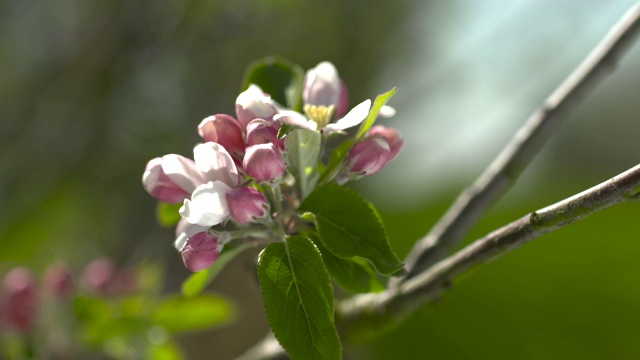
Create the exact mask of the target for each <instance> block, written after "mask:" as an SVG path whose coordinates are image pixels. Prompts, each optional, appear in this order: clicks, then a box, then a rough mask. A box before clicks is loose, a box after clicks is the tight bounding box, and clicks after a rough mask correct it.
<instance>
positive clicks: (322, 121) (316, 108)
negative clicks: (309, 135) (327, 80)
mask: <svg viewBox="0 0 640 360" xmlns="http://www.w3.org/2000/svg"><path fill="white" fill-rule="evenodd" d="M334 110H335V106H333V105H331V106H324V105H310V104H306V105H305V106H304V112H305V114H307V116H308V117H309V118H310V119H311V120H313V121H314V122H315V123H316V124H318V130H320V129H322V128H324V127H325V126H327V124H328V123H329V120H331V117H332V116H333V112H334Z"/></svg>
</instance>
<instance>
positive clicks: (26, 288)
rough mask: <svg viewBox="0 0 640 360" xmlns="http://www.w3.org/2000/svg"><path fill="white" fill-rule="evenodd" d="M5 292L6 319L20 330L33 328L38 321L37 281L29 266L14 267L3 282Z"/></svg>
mask: <svg viewBox="0 0 640 360" xmlns="http://www.w3.org/2000/svg"><path fill="white" fill-rule="evenodd" d="M2 292H3V293H4V294H5V296H6V297H5V304H4V305H5V309H4V310H5V314H4V316H5V317H6V319H5V321H6V322H7V323H8V325H9V326H10V327H12V328H14V329H16V330H18V331H27V330H30V329H31V328H33V326H34V324H35V322H36V315H37V314H36V310H37V309H36V307H37V300H38V299H37V294H36V282H35V280H34V278H33V275H32V274H31V271H30V270H29V269H27V268H23V267H18V268H14V269H12V270H11V271H9V272H8V273H7V275H6V276H5V277H4V280H3V282H2Z"/></svg>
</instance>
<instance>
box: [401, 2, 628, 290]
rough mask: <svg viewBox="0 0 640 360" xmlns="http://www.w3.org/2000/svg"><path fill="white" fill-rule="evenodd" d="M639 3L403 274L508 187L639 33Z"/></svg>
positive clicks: (445, 245)
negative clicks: (566, 115) (565, 116)
mask: <svg viewBox="0 0 640 360" xmlns="http://www.w3.org/2000/svg"><path fill="white" fill-rule="evenodd" d="M639 30H640V3H637V4H636V5H634V6H633V7H632V8H631V9H630V10H629V11H627V13H625V15H624V16H623V17H622V18H621V19H620V20H619V21H618V23H616V24H615V25H614V26H613V28H612V29H611V30H610V31H609V33H608V34H607V36H606V37H605V38H604V39H603V40H602V41H601V42H600V44H598V46H597V47H596V48H595V49H594V50H593V51H592V52H591V53H590V54H589V56H587V58H586V59H585V60H584V61H583V62H582V64H580V66H578V68H576V70H574V72H573V73H572V74H571V75H569V77H568V78H567V79H566V80H565V81H564V82H563V83H562V84H561V85H560V86H559V87H558V88H557V89H556V90H555V91H554V92H553V93H552V94H551V95H550V96H549V97H548V98H547V99H546V101H545V102H544V104H543V105H542V106H541V107H540V108H539V109H538V110H537V111H536V112H534V113H533V114H532V115H531V116H530V117H529V119H528V120H527V121H526V123H525V124H524V125H523V127H522V128H521V129H520V130H519V131H518V132H517V133H516V134H515V136H514V137H513V139H512V140H511V141H510V142H509V144H507V146H506V147H505V148H504V149H503V150H502V152H501V153H500V154H499V155H498V156H497V158H496V159H495V160H494V161H493V162H492V163H491V165H489V167H488V168H487V169H486V170H485V172H484V173H483V174H482V175H481V176H480V177H479V178H478V179H477V180H476V181H475V182H474V183H473V184H472V185H471V186H470V187H469V188H467V189H466V190H465V191H464V192H462V193H461V194H460V195H459V196H458V198H457V199H456V201H455V202H454V203H453V205H451V207H450V208H449V209H448V210H447V212H446V213H445V214H444V215H443V217H442V218H441V219H440V220H439V221H438V223H437V224H436V225H435V226H434V227H433V228H432V229H431V231H430V232H429V233H428V234H427V235H426V236H425V237H424V238H422V239H421V240H419V241H418V242H417V243H416V244H415V245H414V247H413V249H412V250H411V252H410V253H409V255H408V256H407V258H406V268H407V275H406V276H405V277H404V278H402V279H401V280H400V281H395V282H394V285H396V286H397V285H398V284H399V283H401V282H402V281H404V280H405V279H407V278H410V277H413V276H415V275H417V274H419V273H420V272H422V271H424V270H425V269H427V268H428V267H429V266H430V265H432V264H434V263H435V262H436V261H438V260H440V259H442V258H443V257H444V256H446V254H447V253H448V252H449V251H450V250H451V249H452V248H453V247H454V246H455V245H457V244H458V243H459V242H460V241H461V240H462V238H463V237H464V236H465V235H466V234H467V233H468V231H469V230H470V229H471V227H472V226H473V225H475V223H476V222H477V220H478V219H479V218H480V217H481V216H482V215H483V214H484V213H485V212H486V211H487V209H488V208H489V206H490V205H491V204H493V203H494V202H495V200H496V199H497V198H498V197H499V196H500V195H502V193H504V191H505V190H506V189H507V188H509V187H510V186H511V184H513V183H514V182H515V180H516V179H517V177H518V176H519V175H520V173H521V172H522V171H523V170H524V169H525V167H526V166H527V165H528V164H529V162H530V161H531V159H532V158H533V156H534V155H535V154H536V153H537V152H538V151H539V150H540V148H541V147H542V145H543V144H544V142H545V141H546V140H547V138H549V137H550V135H551V134H552V133H553V131H554V130H555V129H556V128H557V127H558V125H559V123H560V120H561V119H562V118H563V116H562V115H565V114H566V113H567V112H568V111H569V110H571V109H572V108H573V107H575V106H576V105H577V103H578V102H579V100H580V99H581V98H582V97H583V96H585V95H586V94H587V93H589V92H590V91H591V90H592V89H593V88H594V87H595V86H596V85H597V83H598V81H599V80H600V79H602V77H604V75H607V74H608V73H609V72H610V71H612V70H613V69H614V68H615V65H616V62H617V60H618V59H619V57H621V56H622V55H623V53H624V50H626V49H627V48H628V47H629V46H630V45H631V44H632V43H633V41H634V39H635V37H636V36H637V35H638V33H639V32H640V31H639Z"/></svg>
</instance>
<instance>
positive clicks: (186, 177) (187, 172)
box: [162, 154, 206, 193]
mask: <svg viewBox="0 0 640 360" xmlns="http://www.w3.org/2000/svg"><path fill="white" fill-rule="evenodd" d="M162 171H163V172H164V173H165V174H167V176H168V177H169V179H171V181H173V183H175V184H176V185H178V186H179V187H180V188H182V189H183V190H184V191H186V192H188V193H190V192H193V191H194V190H195V189H196V188H197V187H198V186H200V185H202V184H204V183H205V182H206V181H205V180H204V178H203V177H202V173H201V172H200V171H198V168H197V167H196V164H195V162H193V160H191V159H187V158H186V157H184V156H180V155H175V154H169V155H165V156H163V157H162Z"/></svg>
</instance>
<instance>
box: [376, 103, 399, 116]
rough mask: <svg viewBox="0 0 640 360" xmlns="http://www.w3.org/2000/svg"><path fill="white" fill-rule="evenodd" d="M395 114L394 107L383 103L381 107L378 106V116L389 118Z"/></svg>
mask: <svg viewBox="0 0 640 360" xmlns="http://www.w3.org/2000/svg"><path fill="white" fill-rule="evenodd" d="M395 115H396V109H394V108H393V107H391V106H389V105H383V106H382V108H380V112H379V113H378V116H380V117H383V118H390V117H393V116H395Z"/></svg>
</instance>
